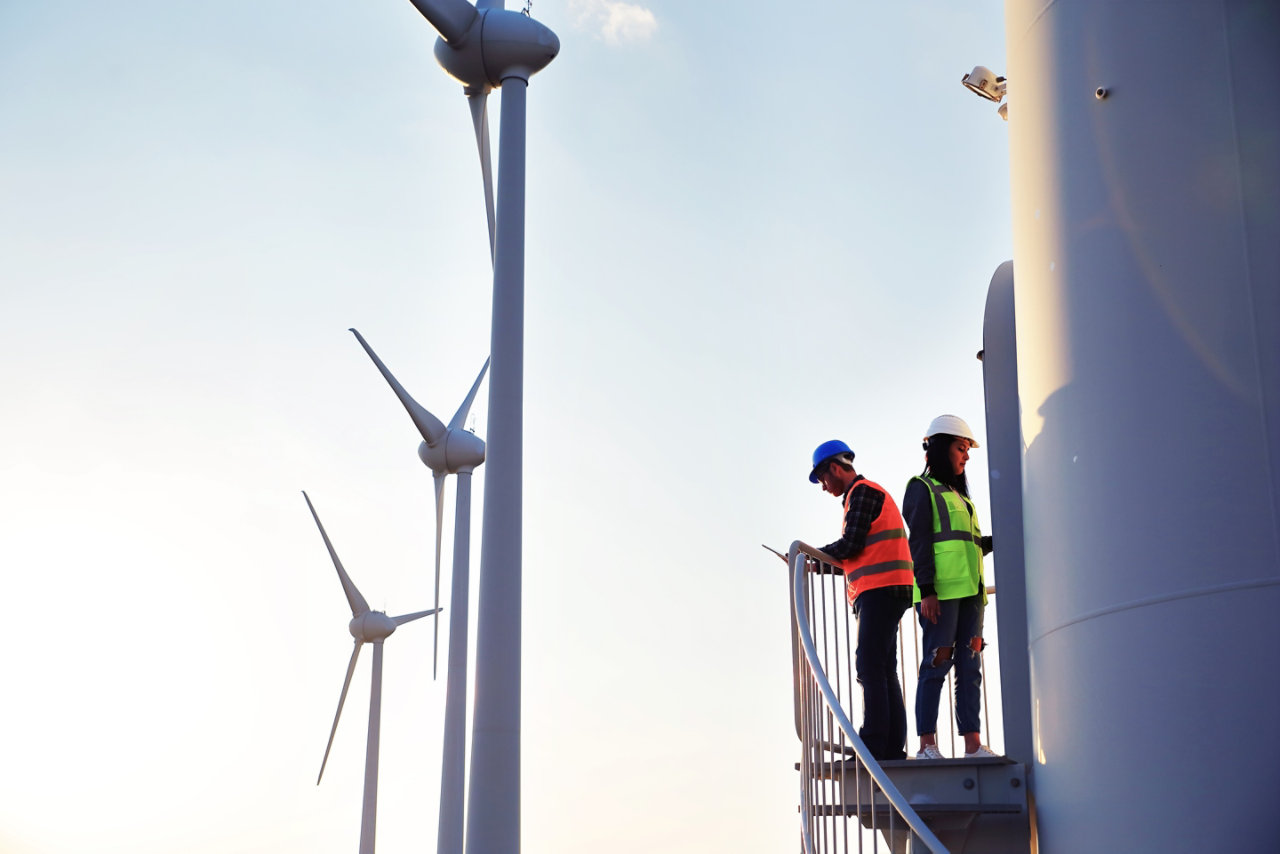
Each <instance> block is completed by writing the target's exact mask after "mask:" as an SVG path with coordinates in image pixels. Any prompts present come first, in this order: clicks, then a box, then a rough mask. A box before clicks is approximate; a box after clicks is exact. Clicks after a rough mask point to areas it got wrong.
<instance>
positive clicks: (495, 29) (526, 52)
mask: <svg viewBox="0 0 1280 854" xmlns="http://www.w3.org/2000/svg"><path fill="white" fill-rule="evenodd" d="M433 23H434V22H433ZM558 53H560V39H559V38H557V37H556V34H555V33H553V32H552V31H551V29H550V28H549V27H547V26H546V25H545V24H542V23H539V22H538V21H535V20H534V19H533V18H530V17H529V16H528V15H522V14H520V13H519V12H511V11H508V10H506V9H481V10H479V12H478V14H477V15H476V17H475V20H474V21H472V22H471V26H470V28H469V29H468V30H467V32H466V34H465V35H464V36H463V37H462V38H460V39H449V40H446V39H445V38H444V37H443V36H442V37H441V38H439V39H437V40H436V46H435V54H436V61H437V62H439V63H440V65H441V67H442V68H444V70H445V71H447V72H449V75H450V76H451V77H453V78H454V79H456V80H458V81H460V82H461V83H462V84H463V85H465V86H467V87H468V88H470V89H472V90H479V91H485V90H488V89H491V88H497V87H499V86H501V85H502V81H503V80H505V79H507V78H508V77H518V78H520V79H521V80H524V81H526V82H528V80H529V78H530V77H532V76H533V75H534V74H537V73H538V72H539V71H541V70H542V69H544V68H546V67H547V65H549V64H550V62H551V60H553V59H555V58H556V55H557V54H558Z"/></svg>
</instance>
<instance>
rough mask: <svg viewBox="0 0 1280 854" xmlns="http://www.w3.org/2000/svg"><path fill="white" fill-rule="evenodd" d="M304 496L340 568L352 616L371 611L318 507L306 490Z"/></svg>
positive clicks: (336, 565) (338, 568)
mask: <svg viewBox="0 0 1280 854" xmlns="http://www.w3.org/2000/svg"><path fill="white" fill-rule="evenodd" d="M302 497H303V498H305V499H307V507H309V508H310V509H311V518H312V519H315V520H316V527H317V528H319V529H320V536H321V537H323V538H324V547H325V548H326V549H328V550H329V557H331V558H333V565H334V567H335V568H336V569H337V570H338V580H339V581H341V582H342V590H343V592H344V593H346V594H347V604H348V605H350V606H351V616H353V617H356V616H359V615H360V614H367V613H368V612H369V603H368V602H366V601H364V597H363V596H361V595H360V591H359V590H357V589H356V585H355V582H354V581H352V580H351V576H349V575H347V571H346V570H345V569H343V568H342V561H340V560H338V553H337V552H335V551H334V550H333V543H331V542H329V535H328V534H326V533H325V531H324V525H322V524H320V517H319V516H318V515H317V514H316V508H315V507H314V506H312V504H311V498H310V497H309V496H308V495H307V492H306V490H303V491H302Z"/></svg>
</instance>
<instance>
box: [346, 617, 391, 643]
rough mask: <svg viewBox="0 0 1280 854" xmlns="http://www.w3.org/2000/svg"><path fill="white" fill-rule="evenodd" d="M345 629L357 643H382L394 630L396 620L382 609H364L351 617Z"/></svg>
mask: <svg viewBox="0 0 1280 854" xmlns="http://www.w3.org/2000/svg"><path fill="white" fill-rule="evenodd" d="M347 629H348V630H349V631H350V632H351V636H352V637H353V638H355V639H356V641H357V642H359V643H382V642H383V641H384V640H386V639H387V638H388V637H389V636H390V635H391V633H392V632H394V631H395V630H396V622H395V620H393V619H391V618H390V617H388V616H387V615H386V614H385V613H383V612H382V611H366V612H365V613H363V614H357V615H356V616H354V617H352V618H351V622H350V623H348V624H347Z"/></svg>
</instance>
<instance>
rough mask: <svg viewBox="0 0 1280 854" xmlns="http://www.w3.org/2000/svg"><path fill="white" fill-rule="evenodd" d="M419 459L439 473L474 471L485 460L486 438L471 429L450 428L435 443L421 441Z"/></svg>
mask: <svg viewBox="0 0 1280 854" xmlns="http://www.w3.org/2000/svg"><path fill="white" fill-rule="evenodd" d="M418 459H420V460H422V462H424V463H425V464H426V466H427V468H429V469H431V471H433V472H437V473H439V472H447V473H449V474H457V473H458V472H462V471H466V472H469V471H474V470H475V469H476V468H477V467H479V466H480V464H481V463H483V462H484V440H483V439H481V438H480V437H479V436H477V435H476V434H475V433H472V432H471V431H470V430H458V429H450V430H448V431H447V432H446V433H445V435H444V438H443V439H442V440H441V441H439V442H436V443H435V444H434V445H429V444H427V443H426V442H422V443H420V444H419V445H418Z"/></svg>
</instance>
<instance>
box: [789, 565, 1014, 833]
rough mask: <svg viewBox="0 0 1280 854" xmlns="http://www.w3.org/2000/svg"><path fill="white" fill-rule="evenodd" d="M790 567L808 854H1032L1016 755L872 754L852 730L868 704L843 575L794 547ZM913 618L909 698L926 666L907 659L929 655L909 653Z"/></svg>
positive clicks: (904, 655) (910, 616)
mask: <svg viewBox="0 0 1280 854" xmlns="http://www.w3.org/2000/svg"><path fill="white" fill-rule="evenodd" d="M787 563H788V567H789V580H790V582H791V598H792V611H791V616H792V654H793V662H794V666H793V670H792V684H793V689H794V696H795V713H796V733H797V735H798V736H799V737H800V742H801V745H802V748H801V758H800V761H799V762H798V763H797V764H796V768H797V770H799V772H800V819H801V842H802V849H803V851H804V852H806V854H815V852H840V851H845V852H849V851H858V852H861V851H881V850H884V851H892V852H895V854H908V852H910V854H916V852H922V851H929V852H934V854H944V852H952V854H961V852H965V854H968V852H974V853H975V854H1026V852H1028V851H1031V850H1032V841H1031V840H1032V835H1031V819H1032V807H1033V802H1032V799H1031V798H1030V796H1029V794H1030V793H1029V786H1028V780H1027V771H1026V768H1025V766H1024V765H1023V764H1022V763H1019V762H1015V761H1013V760H1011V759H1007V758H1004V757H999V758H984V759H942V760H926V759H909V760H898V761H886V762H877V761H876V760H875V759H874V758H873V757H872V756H871V754H870V752H869V751H868V750H867V748H866V746H865V745H864V744H863V743H862V741H861V739H859V738H858V735H857V730H858V728H857V726H855V725H854V723H853V720H852V710H854V709H858V708H861V697H860V695H859V688H858V685H857V682H856V680H855V678H854V674H853V651H854V638H855V637H856V627H855V626H854V625H853V624H852V617H851V616H850V614H849V609H848V606H847V605H846V603H845V595H844V579H843V576H842V575H841V574H840V570H839V569H838V568H836V567H833V566H831V565H830V564H827V563H825V562H824V561H823V560H822V558H821V556H820V554H819V553H818V552H817V551H816V550H815V549H813V548H812V547H810V546H807V545H805V544H804V543H801V542H796V543H793V544H792V546H791V551H790V554H789V555H788V559H787ZM913 620H914V612H912V611H908V613H907V616H906V617H904V620H903V624H904V627H905V630H904V631H903V632H900V642H899V643H900V645H899V660H900V667H901V668H902V671H901V681H902V682H903V683H904V688H906V687H907V685H908V683H909V685H910V686H914V684H915V679H914V677H912V678H911V679H910V680H908V678H907V674H908V673H914V671H915V667H914V666H913V667H912V669H911V670H907V669H906V667H905V664H906V661H907V660H908V659H911V660H914V661H915V662H916V665H918V663H919V654H918V651H917V652H916V653H914V654H911V655H908V651H907V649H906V648H905V643H906V637H907V636H909V634H910V633H911V631H912V628H911V626H909V625H908V622H909V621H913ZM940 717H941V716H940ZM985 720H989V718H987V716H986V715H984V721H985ZM940 723H941V721H940Z"/></svg>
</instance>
